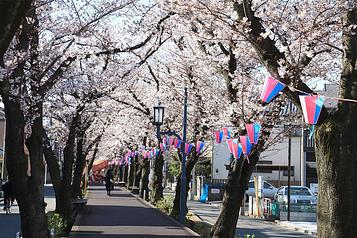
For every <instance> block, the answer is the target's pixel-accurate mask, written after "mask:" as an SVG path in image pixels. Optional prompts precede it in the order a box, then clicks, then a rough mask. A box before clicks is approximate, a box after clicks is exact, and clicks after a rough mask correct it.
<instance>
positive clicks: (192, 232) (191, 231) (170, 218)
mask: <svg viewBox="0 0 357 238" xmlns="http://www.w3.org/2000/svg"><path fill="white" fill-rule="evenodd" d="M122 189H125V190H126V191H127V192H129V193H130V194H131V195H132V196H133V197H135V198H136V199H138V200H139V201H140V202H141V203H143V204H144V205H147V206H149V207H151V208H153V209H155V210H157V211H158V212H159V213H161V214H162V215H163V216H165V217H167V218H169V220H171V221H172V222H173V223H175V224H176V225H178V226H180V227H182V228H183V229H185V230H186V231H188V232H189V233H191V234H192V235H193V236H195V237H201V236H200V235H199V234H197V233H196V232H194V231H193V230H191V229H190V228H188V227H187V226H185V225H183V224H182V223H180V222H178V221H177V220H175V219H174V218H172V217H170V216H169V215H167V214H166V213H164V212H163V211H161V210H160V209H158V208H157V207H155V206H154V205H152V204H151V203H149V202H147V201H145V200H144V199H142V198H141V197H139V196H137V195H134V194H132V193H131V192H130V191H129V190H128V189H126V188H122Z"/></svg>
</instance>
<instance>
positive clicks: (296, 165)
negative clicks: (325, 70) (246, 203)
mask: <svg viewBox="0 0 357 238" xmlns="http://www.w3.org/2000/svg"><path fill="white" fill-rule="evenodd" d="M319 94H320V95H325V96H329V97H337V95H338V85H337V84H325V85H324V87H323V89H322V90H321V91H319ZM337 102H338V101H337V100H326V101H325V104H324V105H325V107H326V108H327V110H334V108H336V106H337ZM291 111H293V112H297V111H296V108H294V107H293V106H292V104H289V105H287V107H286V108H284V109H283V110H282V113H283V114H285V113H291ZM298 113H299V114H300V115H301V112H298ZM283 131H284V125H283V124H281V125H277V126H276V127H275V128H274V130H273V132H272V137H275V136H278V135H279V134H280V135H281V136H280V139H278V140H276V141H275V143H273V144H272V145H271V146H270V147H269V148H268V149H267V150H265V151H264V152H262V154H261V157H260V160H259V161H258V163H257V165H256V167H255V170H254V172H253V174H252V177H253V176H259V175H260V176H263V178H264V180H266V181H268V182H270V183H272V184H273V185H275V186H277V187H279V186H283V185H286V184H287V181H288V148H289V136H290V138H291V172H290V175H291V178H290V180H291V184H292V185H303V186H307V187H310V184H312V183H317V172H316V158H315V147H314V140H313V137H311V138H310V136H309V134H310V131H309V129H306V128H301V126H296V127H295V128H294V129H292V130H291V132H290V134H289V133H283ZM212 154H213V156H212V183H224V182H225V181H226V179H227V176H228V170H227V169H226V168H227V166H228V164H229V156H230V155H229V150H228V146H227V143H226V141H225V140H223V141H222V143H221V144H214V145H213V149H212Z"/></svg>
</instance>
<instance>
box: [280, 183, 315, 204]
mask: <svg viewBox="0 0 357 238" xmlns="http://www.w3.org/2000/svg"><path fill="white" fill-rule="evenodd" d="M274 198H275V200H276V201H277V202H279V203H288V187H287V186H283V187H280V188H279V189H278V191H277V192H276V194H275V197H274ZM290 203H293V204H307V205H315V204H316V203H317V196H315V195H314V194H313V193H312V192H311V190H310V189H309V188H307V187H304V186H290Z"/></svg>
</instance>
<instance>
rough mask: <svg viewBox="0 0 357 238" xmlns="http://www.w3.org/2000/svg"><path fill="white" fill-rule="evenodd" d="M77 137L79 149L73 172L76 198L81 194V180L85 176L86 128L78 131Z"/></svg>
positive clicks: (73, 191)
mask: <svg viewBox="0 0 357 238" xmlns="http://www.w3.org/2000/svg"><path fill="white" fill-rule="evenodd" d="M78 134H79V135H78V137H77V146H76V147H77V151H76V154H77V156H76V163H75V164H76V167H75V170H74V173H73V182H72V198H73V199H75V198H77V197H79V196H80V194H81V181H82V177H83V170H84V166H85V162H86V161H85V156H84V154H83V144H84V136H85V130H84V131H83V132H80V133H78Z"/></svg>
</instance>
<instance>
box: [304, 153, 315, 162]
mask: <svg viewBox="0 0 357 238" xmlns="http://www.w3.org/2000/svg"><path fill="white" fill-rule="evenodd" d="M306 161H308V162H316V158H315V151H311V152H306Z"/></svg>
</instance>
